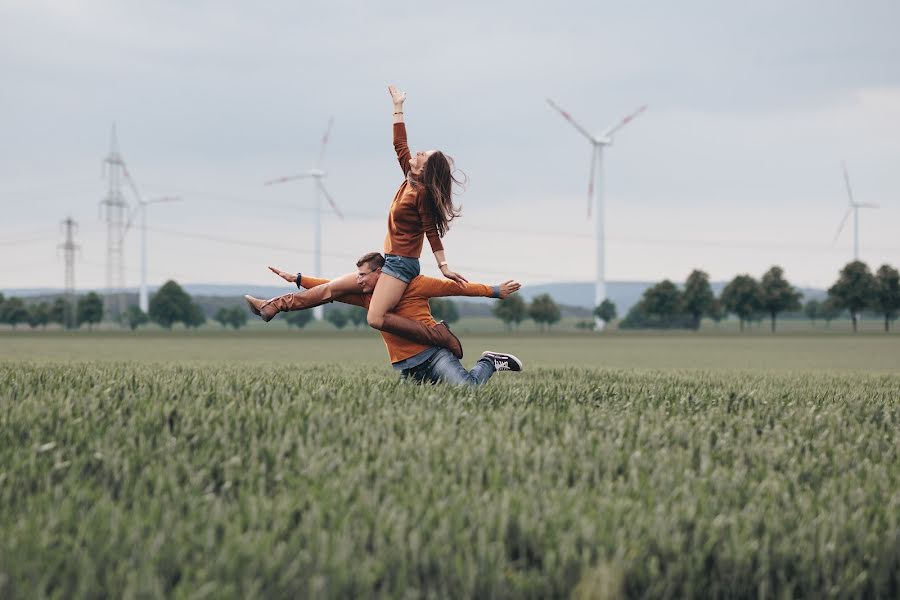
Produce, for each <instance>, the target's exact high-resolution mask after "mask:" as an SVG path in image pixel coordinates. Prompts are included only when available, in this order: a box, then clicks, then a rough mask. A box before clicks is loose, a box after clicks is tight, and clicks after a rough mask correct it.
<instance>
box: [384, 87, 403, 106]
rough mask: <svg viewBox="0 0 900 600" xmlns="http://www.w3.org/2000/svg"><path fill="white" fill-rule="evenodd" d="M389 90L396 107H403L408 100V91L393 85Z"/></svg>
mask: <svg viewBox="0 0 900 600" xmlns="http://www.w3.org/2000/svg"><path fill="white" fill-rule="evenodd" d="M388 91H389V92H390V93H391V100H392V101H393V102H394V107H395V108H403V102H404V100H406V92H401V91H400V90H398V89H397V88H396V87H395V86H393V85H389V86H388Z"/></svg>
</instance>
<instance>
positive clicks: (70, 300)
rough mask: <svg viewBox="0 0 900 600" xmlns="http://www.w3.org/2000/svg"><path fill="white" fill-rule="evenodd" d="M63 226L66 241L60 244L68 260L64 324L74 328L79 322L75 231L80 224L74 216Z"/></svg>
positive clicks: (68, 327) (77, 247) (66, 326)
mask: <svg viewBox="0 0 900 600" xmlns="http://www.w3.org/2000/svg"><path fill="white" fill-rule="evenodd" d="M62 226H63V227H64V228H65V230H66V241H65V242H63V243H62V244H60V245H59V248H60V249H61V250H62V251H63V253H64V254H65V261H66V276H65V286H66V288H65V289H66V291H65V296H64V298H65V311H64V312H63V325H64V326H65V328H66V329H74V328H75V325H76V324H77V322H76V318H75V252H77V251H78V250H79V249H80V248H79V246H78V245H77V244H76V243H75V231H76V230H77V229H78V224H77V223H76V222H75V220H74V219H72V217H66V219H65V220H64V221H63V222H62Z"/></svg>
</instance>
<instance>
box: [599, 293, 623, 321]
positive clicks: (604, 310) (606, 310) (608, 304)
mask: <svg viewBox="0 0 900 600" xmlns="http://www.w3.org/2000/svg"><path fill="white" fill-rule="evenodd" d="M593 315H594V316H595V317H597V318H598V319H600V320H601V321H603V322H604V323H609V322H611V321H612V320H614V319H615V318H616V317H617V316H618V313H617V312H616V304H615V303H614V302H613V301H612V300H610V299H609V298H604V299H603V302H601V303H600V304H598V305H597V306H595V307H594V311H593Z"/></svg>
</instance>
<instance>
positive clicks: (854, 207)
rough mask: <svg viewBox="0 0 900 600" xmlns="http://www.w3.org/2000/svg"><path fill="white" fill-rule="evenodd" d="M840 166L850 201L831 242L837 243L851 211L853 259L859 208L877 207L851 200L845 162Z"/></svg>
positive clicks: (855, 258) (855, 251) (848, 176)
mask: <svg viewBox="0 0 900 600" xmlns="http://www.w3.org/2000/svg"><path fill="white" fill-rule="evenodd" d="M841 167H842V168H843V169H844V183H845V184H846V186H847V199H848V200H849V202H850V205H849V206H848V207H847V212H845V213H844V218H843V219H841V224H840V225H838V230H837V233H835V234H834V241H833V242H832V243H831V245H832V246H833V245H834V244H836V243H837V241H838V237H839V236H840V235H841V231H842V230H843V229H844V224H846V223H847V217H849V216H850V213H851V212H852V213H853V260H859V209H861V208H879V206H878V205H877V204H869V203H865V202H855V201H854V200H853V188H851V187H850V175H848V174H847V163H845V162H843V161H842V162H841Z"/></svg>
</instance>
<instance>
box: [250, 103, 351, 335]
mask: <svg viewBox="0 0 900 600" xmlns="http://www.w3.org/2000/svg"><path fill="white" fill-rule="evenodd" d="M333 124H334V117H331V118H330V119H328V127H327V128H326V129H325V135H323V136H322V147H321V149H320V150H319V160H318V161H317V162H316V167H315V168H314V169H309V170H308V171H306V172H305V173H301V174H300V175H289V176H287V177H279V178H278V179H273V180H271V181H267V182H266V185H275V184H278V183H285V182H287V181H294V180H295V179H309V178H312V179H313V181H314V185H313V190H314V193H315V204H314V205H313V206H314V219H315V222H314V224H313V228H314V244H315V251H314V252H315V256H314V263H313V265H314V267H315V276H316V277H321V276H322V197H324V198H325V199H326V200H328V203H329V204H330V205H331V208H332V209H333V210H334V212H335V214H337V216H338V217H339V218H340V219H343V218H344V215H343V214H342V213H341V211H340V209H339V208H338V207H337V204H336V203H335V202H334V199H333V198H332V197H331V194H329V193H328V190H326V189H325V184H324V183H323V182H322V180H323V179H325V177H326V175H327V173H325V171H323V170H322V159H323V158H325V148H326V147H327V146H328V138H329V136H330V135H331V126H332V125H333ZM323 309H324V307H322V306H317V307H315V308H314V309H313V316H314V317H315V318H316V319H317V320H320V321H321V320H322V317H323V316H324V314H325V312H324V310H323Z"/></svg>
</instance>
